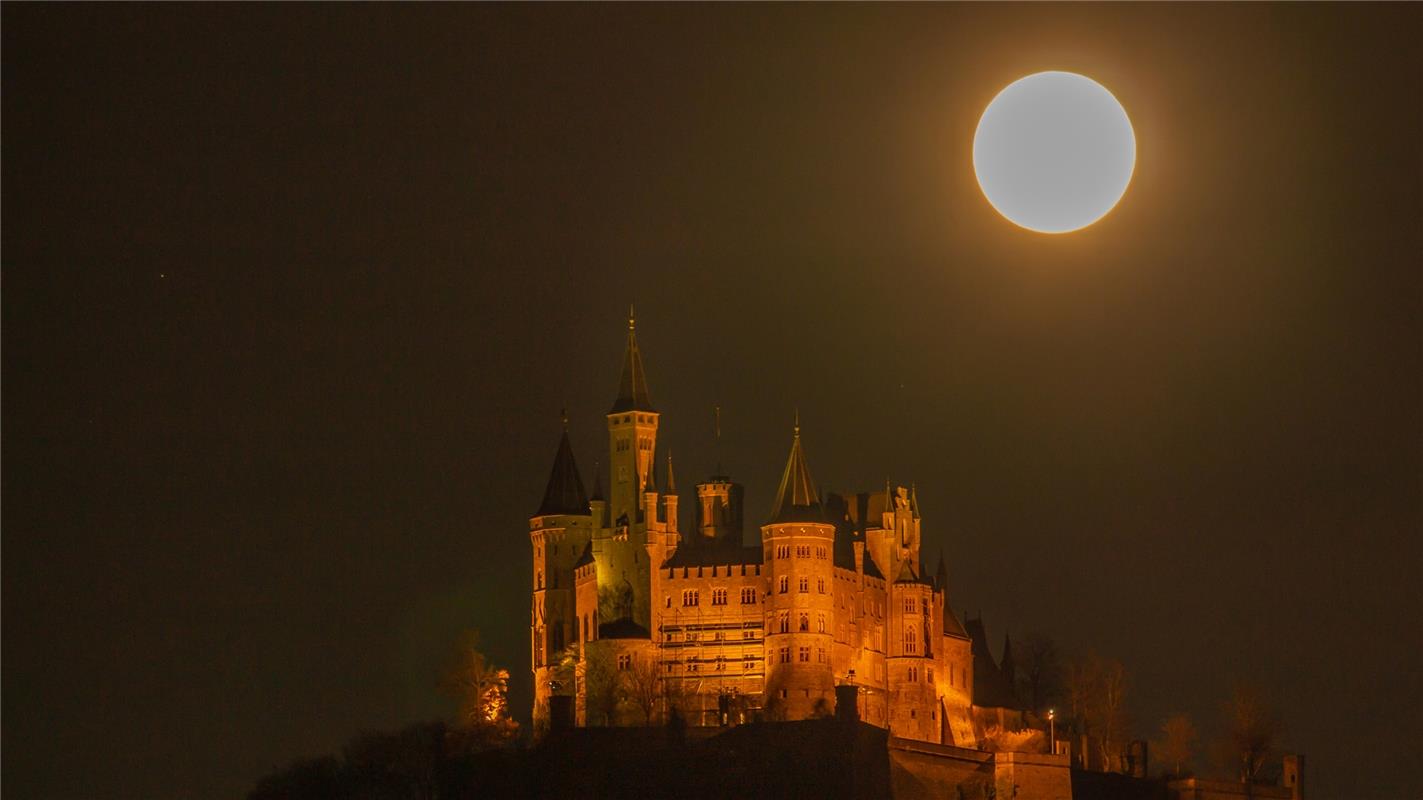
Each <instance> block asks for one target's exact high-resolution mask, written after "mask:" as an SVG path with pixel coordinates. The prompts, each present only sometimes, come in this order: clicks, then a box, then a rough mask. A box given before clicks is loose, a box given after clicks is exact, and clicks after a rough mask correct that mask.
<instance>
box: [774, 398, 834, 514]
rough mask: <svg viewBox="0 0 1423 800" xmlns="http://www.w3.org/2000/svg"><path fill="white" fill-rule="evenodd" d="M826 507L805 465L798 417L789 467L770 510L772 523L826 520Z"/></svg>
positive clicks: (783, 475) (787, 462)
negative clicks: (774, 505) (773, 505)
mask: <svg viewBox="0 0 1423 800" xmlns="http://www.w3.org/2000/svg"><path fill="white" fill-rule="evenodd" d="M825 521H826V520H825V509H824V508H823V507H822V506H821V505H820V495H818V494H817V493H816V491H815V482H814V481H813V480H811V478H810V468H809V467H807V466H806V465H805V450H803V449H802V448H801V446H800V420H799V419H797V420H796V426H795V438H794V439H793V440H792V441H791V455H790V458H788V459H787V460H786V471H785V472H783V473H781V488H780V489H778V490H776V507H775V508H774V509H773V510H772V511H771V520H770V524H772V525H774V524H776V523H780V522H825Z"/></svg>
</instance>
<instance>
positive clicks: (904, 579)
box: [894, 561, 932, 586]
mask: <svg viewBox="0 0 1423 800" xmlns="http://www.w3.org/2000/svg"><path fill="white" fill-rule="evenodd" d="M920 572H923V570H920ZM894 582H895V583H917V584H919V585H921V586H930V585H932V584H930V583H929V581H928V580H926V579H925V578H923V577H921V576H919V575H916V574H914V567H913V566H912V565H911V564H910V563H909V562H908V561H903V562H901V563H900V565H899V575H898V576H897V577H896V578H895V579H894Z"/></svg>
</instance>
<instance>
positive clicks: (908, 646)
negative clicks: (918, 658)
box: [904, 628, 918, 653]
mask: <svg viewBox="0 0 1423 800" xmlns="http://www.w3.org/2000/svg"><path fill="white" fill-rule="evenodd" d="M914 640H915V636H914V629H913V628H905V629H904V652H906V653H914V652H917V651H918V645H917V644H916V643H915V641H914Z"/></svg>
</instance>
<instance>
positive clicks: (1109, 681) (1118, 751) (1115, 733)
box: [1096, 658, 1129, 771]
mask: <svg viewBox="0 0 1423 800" xmlns="http://www.w3.org/2000/svg"><path fill="white" fill-rule="evenodd" d="M1099 674H1100V678H1099V681H1098V691H1099V695H1098V699H1097V704H1096V705H1097V726H1096V727H1097V729H1098V732H1099V734H1100V736H1101V739H1102V757H1103V760H1104V764H1103V768H1104V769H1106V770H1107V771H1120V770H1121V768H1122V764H1123V758H1122V753H1123V752H1124V748H1125V747H1126V743H1127V739H1128V738H1129V736H1128V734H1127V716H1126V695H1127V686H1128V683H1129V679H1128V676H1127V669H1126V667H1125V666H1123V665H1122V662H1120V661H1118V660H1116V659H1114V658H1112V659H1107V660H1106V661H1103V662H1102V666H1101V671H1100V673H1099Z"/></svg>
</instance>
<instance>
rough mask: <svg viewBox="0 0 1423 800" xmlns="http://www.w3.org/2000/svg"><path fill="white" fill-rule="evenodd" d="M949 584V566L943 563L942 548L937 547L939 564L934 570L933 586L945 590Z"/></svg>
mask: <svg viewBox="0 0 1423 800" xmlns="http://www.w3.org/2000/svg"><path fill="white" fill-rule="evenodd" d="M948 585H949V568H948V567H947V566H945V565H944V550H943V548H939V566H938V568H936V569H935V570H934V588H936V589H938V590H939V591H941V592H942V591H946V589H945V587H947V586H948Z"/></svg>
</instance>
